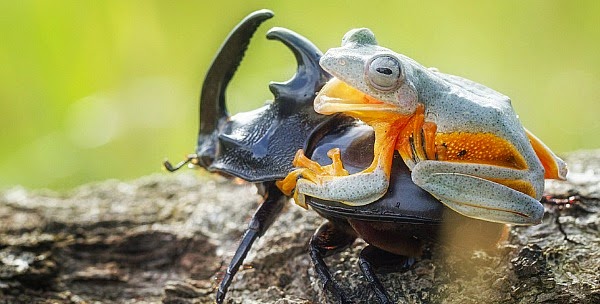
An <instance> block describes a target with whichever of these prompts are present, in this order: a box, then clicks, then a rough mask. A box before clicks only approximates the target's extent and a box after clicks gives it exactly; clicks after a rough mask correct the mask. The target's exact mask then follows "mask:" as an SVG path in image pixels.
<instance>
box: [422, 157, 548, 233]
mask: <svg viewBox="0 0 600 304" xmlns="http://www.w3.org/2000/svg"><path fill="white" fill-rule="evenodd" d="M531 174H532V172H530V171H528V170H517V169H513V168H508V167H501V166H495V165H486V164H475V163H458V162H447V161H445V162H442V161H422V162H419V163H418V164H417V165H416V166H415V167H414V168H413V170H412V174H411V176H412V180H413V182H414V183H415V184H416V185H418V186H419V187H421V188H423V189H424V190H426V191H427V192H429V193H431V194H432V195H433V196H435V197H436V198H438V199H439V200H440V201H441V202H442V203H444V204H445V205H447V206H448V207H450V208H451V209H453V210H455V211H457V212H458V213H461V214H463V215H465V216H468V217H473V218H477V219H483V220H487V221H492V222H499V223H507V224H521V225H531V224H536V223H539V222H540V221H541V219H542V215H543V214H544V207H543V206H542V204H541V203H540V202H539V201H538V200H537V198H540V197H541V195H542V193H541V192H542V190H543V187H544V184H543V178H541V177H535V176H531Z"/></svg>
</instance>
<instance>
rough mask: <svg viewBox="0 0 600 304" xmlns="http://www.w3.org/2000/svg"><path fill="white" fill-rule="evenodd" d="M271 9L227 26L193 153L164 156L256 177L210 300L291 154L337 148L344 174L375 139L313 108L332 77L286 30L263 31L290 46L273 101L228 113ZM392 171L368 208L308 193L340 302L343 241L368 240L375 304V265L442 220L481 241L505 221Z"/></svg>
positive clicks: (276, 198) (323, 271) (366, 266)
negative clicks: (335, 257) (287, 74)
mask: <svg viewBox="0 0 600 304" xmlns="http://www.w3.org/2000/svg"><path fill="white" fill-rule="evenodd" d="M272 16H273V13H272V12H270V11H268V10H261V11H257V12H254V13H252V14H250V15H249V16H248V17H246V18H245V19H244V20H242V21H241V22H240V23H239V24H238V25H237V26H236V27H235V28H234V29H233V30H232V32H231V33H230V35H229V36H228V37H227V39H226V40H225V42H224V43H223V45H222V46H221V48H220V50H219V51H218V53H217V56H216V57H215V58H214V60H213V62H212V64H211V66H210V68H209V70H208V73H207V74H206V78H205V80H204V83H203V86H202V92H201V98H200V130H199V133H198V144H197V148H196V153H195V154H192V155H190V156H189V157H188V159H187V160H186V161H183V162H181V163H180V164H178V165H177V166H175V167H173V166H172V165H171V164H170V163H169V162H165V167H166V168H167V169H168V170H169V171H174V170H176V169H178V168H180V167H182V166H183V165H185V164H186V163H189V162H191V163H192V164H194V165H197V166H200V167H203V168H205V169H207V170H208V171H210V172H216V173H221V174H224V175H227V176H235V177H239V178H242V179H244V180H246V181H249V182H252V183H256V185H257V187H258V189H259V193H260V194H261V195H262V196H263V199H264V201H263V203H262V204H261V205H260V207H259V208H258V209H257V210H256V212H255V214H254V216H253V217H252V219H251V220H250V224H249V226H248V228H247V230H246V232H245V234H244V236H243V238H242V241H241V243H240V245H239V247H238V249H237V250H236V253H235V255H234V257H233V259H232V261H231V263H230V264H229V266H228V268H227V271H226V273H225V275H224V277H223V280H222V281H221V284H220V286H219V289H218V291H217V296H216V301H217V303H222V302H223V300H224V298H225V294H226V292H227V288H228V287H229V285H230V283H231V281H232V279H233V276H234V274H235V273H236V272H237V271H238V269H239V267H240V266H241V264H242V262H243V260H244V258H245V257H246V254H247V253H248V251H249V250H250V247H251V246H252V244H253V243H254V241H255V240H256V239H257V238H258V237H260V236H261V235H263V234H264V233H265V231H266V230H267V228H268V227H269V226H270V225H271V224H272V223H273V221H274V220H275V218H276V217H277V216H278V215H279V213H280V212H281V210H282V208H283V206H284V204H285V203H286V202H287V201H288V199H289V198H288V197H286V196H285V195H284V194H283V193H281V191H280V190H279V189H278V188H277V187H276V186H275V181H276V180H280V179H283V178H284V177H285V176H286V175H287V174H288V173H289V172H290V171H292V170H293V169H294V168H293V166H292V160H293V159H294V155H295V153H296V152H297V151H298V149H303V150H304V151H305V153H306V155H307V156H309V157H310V158H311V159H313V160H315V161H317V162H319V163H320V164H322V165H326V164H329V163H331V160H330V159H329V157H328V156H327V151H329V150H330V149H331V148H340V150H341V155H342V159H343V160H344V165H345V168H346V169H347V170H348V171H349V172H350V173H354V172H358V171H360V170H362V169H364V168H366V167H367V166H368V165H369V164H370V163H371V161H372V159H373V142H374V137H373V131H372V129H371V128H370V127H368V126H366V125H364V124H362V123H360V122H357V121H355V120H353V119H352V118H350V117H347V116H343V115H334V116H324V115H320V114H317V113H316V112H315V111H314V109H313V99H314V96H315V94H316V92H318V91H319V89H320V88H321V87H322V86H323V85H324V84H325V82H326V81H327V80H328V79H329V78H330V75H328V74H327V73H326V72H324V71H323V70H322V69H321V68H320V66H319V59H320V57H321V55H322V53H321V51H320V50H319V49H318V48H317V47H316V46H314V45H313V44H312V43H311V42H310V41H308V40H307V39H306V38H304V37H302V36H300V35H299V34H297V33H295V32H293V31H290V30H287V29H283V28H273V29H271V30H270V31H269V32H268V33H267V38H269V39H276V40H279V41H281V42H282V43H284V44H285V45H286V46H287V47H288V48H289V49H290V50H291V51H292V52H293V53H294V55H295V58H296V61H297V64H298V68H297V71H296V74H295V75H294V77H293V78H292V79H291V80H289V81H287V82H285V83H271V84H270V85H269V88H270V90H271V92H272V93H273V95H274V100H273V102H272V103H270V104H267V105H265V106H263V107H261V108H259V109H257V110H254V111H250V112H246V113H240V114H237V115H234V116H230V115H229V114H228V112H227V106H226V101H225V90H226V89H227V85H228V83H229V81H230V80H231V78H232V77H233V75H234V73H235V71H236V69H237V67H238V65H239V63H240V62H241V60H242V58H243V56H244V52H245V50H246V48H247V46H248V44H249V42H250V39H251V37H252V35H253V34H254V32H255V31H256V29H257V28H258V26H259V25H260V24H261V23H262V22H263V21H265V20H267V19H269V18H271V17H272ZM396 156H397V155H396ZM391 176H392V179H391V182H390V188H389V190H388V192H387V194H386V195H385V196H384V197H383V198H381V199H380V200H378V201H376V202H374V203H371V204H369V205H366V206H362V207H350V206H347V205H344V204H341V203H337V202H330V201H322V200H318V199H311V198H309V199H307V203H308V205H309V206H310V207H311V208H312V209H313V210H315V211H316V212H318V213H319V214H320V215H321V216H323V217H324V218H326V219H327V220H328V221H327V222H326V223H325V224H323V225H322V226H321V227H320V228H319V229H318V230H317V232H316V233H315V235H314V236H313V237H312V238H311V240H310V242H309V247H310V257H311V260H312V262H313V263H314V265H315V269H316V272H317V275H318V276H319V278H320V280H321V281H322V283H323V286H325V288H326V289H327V290H328V291H330V292H331V293H332V294H333V295H334V296H335V297H336V299H337V300H339V302H342V303H348V302H351V298H350V297H349V296H347V295H345V294H344V293H343V292H342V289H341V288H340V286H339V285H338V283H337V282H336V281H334V280H333V278H332V276H331V273H330V271H329V269H328V267H327V265H326V264H325V262H324V258H325V257H327V256H329V255H332V254H334V253H337V252H339V251H341V250H343V249H345V248H347V247H349V246H350V245H352V243H353V242H354V240H355V239H356V238H362V239H364V240H365V241H366V242H367V243H368V244H369V245H368V246H367V247H365V248H364V249H363V250H362V252H361V254H360V257H359V263H360V268H361V270H362V271H363V273H364V274H365V278H366V279H367V280H368V281H369V283H370V285H371V286H372V288H373V290H374V292H375V295H376V297H377V299H378V300H379V302H381V303H391V300H390V297H389V295H388V294H387V292H386V291H385V288H384V287H383V285H382V284H381V282H380V281H379V280H378V279H377V276H376V275H375V271H374V269H376V268H378V267H380V266H389V264H396V265H405V266H409V265H410V264H411V262H412V261H413V259H412V257H418V256H419V255H420V254H421V248H422V241H427V240H431V239H435V238H436V237H437V236H439V235H440V230H441V229H442V227H451V228H450V229H451V230H453V231H455V232H456V231H458V232H460V231H463V230H464V231H468V230H473V231H477V232H478V236H479V237H480V238H482V239H484V240H490V239H494V238H496V239H497V238H498V236H499V234H500V233H501V231H502V227H503V225H500V224H495V223H488V222H483V221H479V220H473V219H469V218H466V217H463V216H460V215H458V214H457V213H455V212H453V211H450V210H449V209H448V208H446V207H444V205H443V204H441V203H440V202H439V201H438V200H436V199H435V198H434V197H432V196H431V195H430V194H429V193H427V192H426V191H424V190H422V189H421V188H419V187H417V186H416V185H415V184H414V183H413V182H412V180H411V177H410V171H409V170H408V168H407V167H406V166H405V165H404V162H402V161H401V159H398V161H394V163H393V169H392V175H391ZM482 231H489V233H487V234H486V233H481V232H482ZM444 233H446V232H444ZM492 242H493V241H492Z"/></svg>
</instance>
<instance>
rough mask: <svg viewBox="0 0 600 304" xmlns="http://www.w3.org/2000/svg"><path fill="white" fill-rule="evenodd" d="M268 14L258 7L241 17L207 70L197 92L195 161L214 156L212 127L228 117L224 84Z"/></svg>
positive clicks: (206, 162)
mask: <svg viewBox="0 0 600 304" xmlns="http://www.w3.org/2000/svg"><path fill="white" fill-rule="evenodd" d="M271 17H273V12H271V11H269V10H259V11H255V12H253V13H251V14H250V15H248V16H247V17H246V18H244V20H242V21H241V22H240V23H239V24H238V25H237V26H236V27H235V28H234V29H233V30H232V31H231V33H229V36H228V37H227V38H226V39H225V42H223V44H222V45H221V48H220V49H219V51H218V53H217V55H216V57H215V58H214V59H213V61H212V64H211V65H210V68H209V69H208V72H207V73H206V77H205V80H204V83H203V85H202V91H201V94H200V128H199V131H198V146H197V149H196V152H197V154H198V161H199V163H200V165H202V166H204V167H206V166H208V165H209V164H210V163H211V162H212V160H213V159H214V155H215V146H216V141H217V139H216V134H215V131H216V130H218V128H219V124H220V123H221V122H222V121H225V120H227V118H228V117H229V113H228V112H227V105H226V102H225V90H226V89H227V85H228V84H229V81H231V78H232V77H233V74H234V73H235V71H236V70H237V67H238V66H239V64H240V62H241V61H242V58H243V57H244V53H245V52H246V48H247V47H248V44H249V43H250V39H251V38H252V35H253V34H254V32H256V29H257V28H258V26H259V25H260V24H261V23H262V22H263V21H265V20H267V19H269V18H271Z"/></svg>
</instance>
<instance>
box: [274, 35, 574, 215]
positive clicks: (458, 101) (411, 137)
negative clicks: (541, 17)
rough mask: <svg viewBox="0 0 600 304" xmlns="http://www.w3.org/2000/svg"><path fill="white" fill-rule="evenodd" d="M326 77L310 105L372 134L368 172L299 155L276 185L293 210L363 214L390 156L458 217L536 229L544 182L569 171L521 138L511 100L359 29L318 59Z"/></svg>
mask: <svg viewBox="0 0 600 304" xmlns="http://www.w3.org/2000/svg"><path fill="white" fill-rule="evenodd" d="M320 65H321V66H322V68H323V69H324V70H325V71H327V72H329V73H330V74H332V75H333V76H334V77H333V78H332V79H331V80H330V81H329V82H328V83H327V84H326V85H325V86H324V87H323V88H322V89H321V90H320V92H319V93H318V94H317V97H316V98H315V100H314V108H315V110H316V111H317V112H318V113H321V114H326V115H331V114H334V113H345V114H347V115H350V116H352V117H354V118H357V119H359V120H361V121H363V122H364V123H366V124H368V125H369V126H371V127H372V128H373V130H374V132H375V143H374V158H373V161H372V163H371V165H370V166H369V167H367V168H366V169H364V170H363V171H361V172H358V173H354V174H349V173H348V171H346V170H345V169H344V167H343V161H342V159H341V158H340V154H339V150H336V149H332V150H331V151H329V153H328V155H329V157H330V158H331V159H332V164H330V165H327V166H321V165H319V164H318V163H316V162H314V161H312V160H310V159H309V158H307V157H306V156H305V155H304V153H303V151H302V150H299V151H298V153H297V154H296V157H295V159H294V166H296V167H297V169H296V170H294V171H292V172H291V173H290V174H288V175H287V176H286V178H285V179H284V180H281V181H279V182H278V183H277V185H278V187H279V188H280V189H281V190H282V191H283V192H284V193H286V194H289V195H290V194H291V193H292V191H293V192H294V199H295V201H296V203H297V204H299V205H301V206H306V204H305V196H311V197H316V198H320V199H324V200H331V201H339V202H341V203H344V204H346V205H350V206H363V205H366V204H369V203H372V202H374V201H376V200H377V199H379V198H380V197H382V196H383V195H384V194H385V193H386V191H387V189H388V186H389V180H390V173H391V166H392V160H393V154H394V151H396V150H397V151H398V152H399V154H400V156H401V157H402V159H403V161H404V162H405V163H406V165H407V166H408V168H409V169H410V170H411V177H412V180H413V182H414V183H415V184H416V185H418V186H419V187H421V188H422V189H424V190H426V191H427V192H429V193H430V194H432V195H433V196H434V197H436V198H437V199H438V200H439V201H440V202H442V203H443V204H445V205H447V206H448V207H450V208H451V209H453V210H455V211H457V212H458V213H461V214H463V215H465V216H468V217H472V218H477V219H482V220H487V221H492V222H499V223H509V224H521V225H531V224H537V223H539V222H540V221H541V218H542V215H543V213H544V208H543V206H542V204H541V203H540V202H539V200H540V199H541V197H542V192H543V190H544V178H549V179H565V176H566V173H567V168H566V165H565V163H564V162H563V161H562V160H561V159H560V158H558V157H557V156H556V155H555V154H554V153H553V152H552V151H551V150H550V149H549V148H548V147H547V146H546V145H545V144H544V143H542V142H541V141H540V140H539V139H538V138H537V137H535V136H534V135H533V134H532V133H530V132H529V131H528V130H526V129H524V128H523V126H522V125H521V123H520V122H519V120H518V116H517V115H516V114H515V112H514V110H513V109H512V106H511V101H510V99H509V98H508V97H507V96H505V95H503V94H501V93H498V92H496V91H494V90H492V89H490V88H488V87H486V86H484V85H482V84H479V83H476V82H473V81H471V80H468V79H465V78H462V77H459V76H454V75H449V74H445V73H441V72H439V71H438V70H436V69H433V68H426V67H424V66H422V65H421V64H419V63H417V62H416V61H414V60H413V59H411V58H408V57H406V56H404V55H401V54H397V53H395V52H393V51H391V50H389V49H387V48H384V47H381V46H379V45H378V44H377V42H376V40H375V36H374V35H373V33H372V32H371V31H370V30H369V29H366V28H361V29H354V30H351V31H350V32H348V33H347V34H346V35H345V36H344V38H343V39H342V46H341V47H339V48H333V49H330V50H328V51H327V52H326V54H325V55H324V56H323V57H322V58H321V60H320Z"/></svg>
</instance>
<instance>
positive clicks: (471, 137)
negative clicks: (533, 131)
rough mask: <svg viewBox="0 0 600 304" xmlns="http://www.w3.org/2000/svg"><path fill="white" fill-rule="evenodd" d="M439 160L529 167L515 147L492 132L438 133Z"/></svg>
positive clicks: (437, 148)
mask: <svg viewBox="0 0 600 304" xmlns="http://www.w3.org/2000/svg"><path fill="white" fill-rule="evenodd" d="M435 146H436V152H437V158H438V160H443V161H457V162H469V163H471V162H473V163H480V164H489V165H495V166H501V167H508V168H514V169H519V170H522V169H527V167H528V166H527V163H526V162H525V159H523V157H522V156H521V154H520V153H519V152H518V151H517V149H515V147H514V146H513V145H512V144H511V143H509V142H508V141H506V140H505V139H503V138H501V137H498V136H497V135H494V134H491V133H466V132H452V133H437V134H436V136H435Z"/></svg>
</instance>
